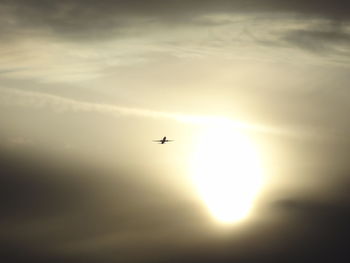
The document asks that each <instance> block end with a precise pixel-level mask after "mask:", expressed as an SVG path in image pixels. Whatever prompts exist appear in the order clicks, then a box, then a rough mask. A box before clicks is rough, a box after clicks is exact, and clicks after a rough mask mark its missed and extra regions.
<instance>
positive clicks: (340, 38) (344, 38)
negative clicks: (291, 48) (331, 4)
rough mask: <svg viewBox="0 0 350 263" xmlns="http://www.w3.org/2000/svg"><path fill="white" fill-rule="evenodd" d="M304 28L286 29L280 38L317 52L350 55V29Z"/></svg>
mask: <svg viewBox="0 0 350 263" xmlns="http://www.w3.org/2000/svg"><path fill="white" fill-rule="evenodd" d="M320 27H321V28H317V29H316V28H305V29H299V30H291V31H287V32H286V33H285V34H284V36H283V37H282V40H284V41H286V42H288V43H289V44H292V45H295V46H296V47H299V48H302V49H305V50H307V51H311V52H316V53H318V54H325V55H327V54H329V53H333V54H339V55H350V48H349V44H350V31H349V30H346V29H344V28H342V27H335V28H322V25H320Z"/></svg>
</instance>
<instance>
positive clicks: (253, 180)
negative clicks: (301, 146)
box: [191, 123, 263, 223]
mask: <svg viewBox="0 0 350 263" xmlns="http://www.w3.org/2000/svg"><path fill="white" fill-rule="evenodd" d="M191 174H192V179H193V183H194V185H195V187H196V189H197V192H198V194H199V196H200V198H201V199H202V200H203V201H204V203H205V204H206V206H207V207H208V209H209V211H210V212H211V214H212V215H213V216H214V217H215V218H216V219H217V220H219V221H221V222H226V223H232V222H238V221H241V220H242V219H245V218H246V217H247V216H248V215H249V214H250V211H251V209H252V207H253V205H254V201H255V200H256V198H257V196H258V194H259V192H260V190H261V188H262V184H263V171H262V167H261V162H260V158H259V154H258V151H257V149H256V147H255V145H254V144H253V142H252V141H251V140H250V139H249V137H247V136H246V135H244V134H243V133H242V132H240V131H239V130H238V129H237V128H235V127H233V126H232V125H229V124H226V123H224V124H216V125H215V127H207V128H205V129H204V131H203V132H202V133H201V134H200V135H199V136H198V141H197V144H196V146H195V151H194V154H193V158H192V171H191Z"/></svg>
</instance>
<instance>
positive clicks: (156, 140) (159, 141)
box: [152, 140, 162, 142]
mask: <svg viewBox="0 0 350 263" xmlns="http://www.w3.org/2000/svg"><path fill="white" fill-rule="evenodd" d="M152 142H162V140H153V141H152Z"/></svg>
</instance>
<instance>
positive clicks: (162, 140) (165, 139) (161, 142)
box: [153, 136, 174, 144]
mask: <svg viewBox="0 0 350 263" xmlns="http://www.w3.org/2000/svg"><path fill="white" fill-rule="evenodd" d="M153 141H154V142H159V143H160V144H164V143H166V142H173V141H174V140H167V138H166V136H164V137H163V139H161V140H153Z"/></svg>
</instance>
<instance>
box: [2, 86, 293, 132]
mask: <svg viewBox="0 0 350 263" xmlns="http://www.w3.org/2000/svg"><path fill="white" fill-rule="evenodd" d="M0 93H1V96H0V104H1V105H16V106H21V107H32V108H49V109H51V110H52V111H55V112H67V111H73V112H97V113H102V114H111V115H114V116H134V117H147V118H155V119H170V120H175V121H178V122H182V123H188V124H194V125H225V126H232V127H235V128H238V129H243V130H248V131H255V132H263V133H278V134H285V133H286V132H287V131H283V130H281V129H276V128H271V127H268V126H264V125H253V124H247V123H244V122H238V121H234V120H232V119H229V118H225V117H221V116H204V115H187V114H181V113H170V112H163V111H155V110H149V109H141V108H131V107H123V106H118V105H114V104H105V103H95V102H86V101H80V100H75V99H70V98H66V97H61V96H57V95H52V94H47V93H42V92H34V91H24V90H20V89H12V88H11V89H10V88H0ZM287 133H290V131H288V132H287Z"/></svg>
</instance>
